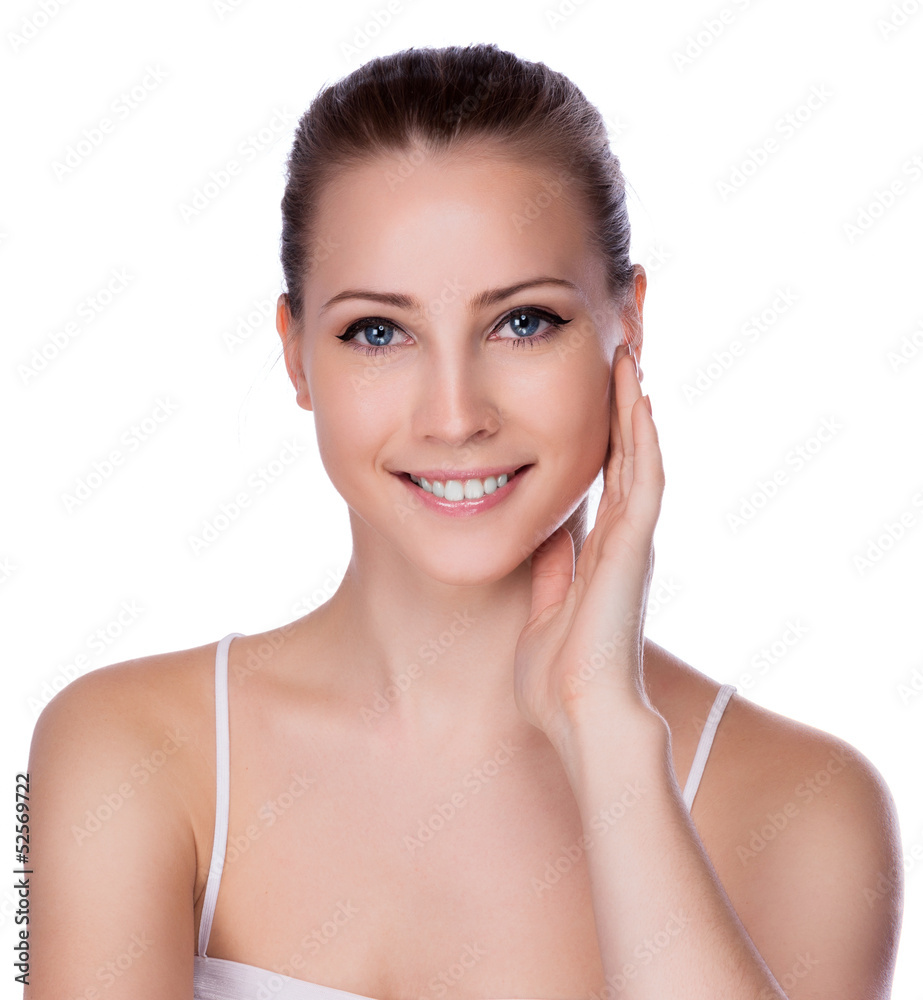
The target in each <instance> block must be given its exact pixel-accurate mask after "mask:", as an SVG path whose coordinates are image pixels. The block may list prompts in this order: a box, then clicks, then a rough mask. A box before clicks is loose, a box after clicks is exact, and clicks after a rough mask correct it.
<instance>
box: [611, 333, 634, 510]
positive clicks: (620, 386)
mask: <svg viewBox="0 0 923 1000" xmlns="http://www.w3.org/2000/svg"><path fill="white" fill-rule="evenodd" d="M613 374H614V385H613V393H612V407H611V418H610V419H611V426H610V429H609V440H610V443H611V445H612V456H611V459H610V462H609V468H608V469H607V474H606V488H607V491H608V493H609V502H610V503H616V504H617V503H620V502H622V501H623V500H624V499H625V498H626V497H627V496H628V492H629V490H630V489H631V481H632V466H633V459H634V436H633V432H632V424H631V411H632V408H633V407H634V404H635V402H636V400H638V399H640V397H641V384H640V382H638V377H637V374H636V373H635V362H634V357H633V356H631V355H629V354H627V353H626V354H623V355H622V356H621V358H619V359H618V360H617V361H616V363H615V365H614V370H613Z"/></svg>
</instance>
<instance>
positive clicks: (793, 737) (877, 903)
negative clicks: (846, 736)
mask: <svg viewBox="0 0 923 1000" xmlns="http://www.w3.org/2000/svg"><path fill="white" fill-rule="evenodd" d="M712 683H714V682H712ZM713 753H714V755H715V759H714V761H712V760H711V759H710V760H709V764H708V767H706V769H705V775H704V776H703V781H702V785H701V788H702V789H703V790H705V789H706V787H707V788H708V792H707V793H706V795H705V798H704V801H703V802H702V804H701V806H702V813H701V819H697V820H696V822H697V824H698V825H700V826H701V827H702V829H703V839H704V838H706V837H707V843H708V851H709V855H710V856H711V857H712V860H713V862H714V865H715V868H716V871H718V872H719V873H720V879H721V882H722V884H723V885H724V887H725V889H726V891H727V892H728V895H729V898H731V900H732V902H733V904H734V907H735V909H736V911H737V913H738V916H739V917H740V919H741V922H742V923H743V924H744V926H745V927H746V929H747V932H748V933H749V935H750V937H751V938H752V940H753V942H754V944H755V945H756V946H757V949H758V950H759V951H760V953H761V954H762V955H763V958H764V959H765V961H766V962H767V964H768V965H769V966H770V968H772V969H773V970H783V971H782V974H783V975H785V976H786V977H787V984H788V985H794V984H796V983H797V988H795V989H792V990H791V992H790V993H789V995H791V996H801V995H805V996H814V995H816V996H827V995H831V996H832V995H837V996H844V997H846V996H857V997H858V996H862V997H874V998H879V997H880V998H885V997H888V996H889V995H890V980H891V976H892V974H893V966H894V961H895V958H896V953H897V945H898V940H899V936H900V923H901V915H902V910H903V865H902V858H901V854H902V851H901V840H900V831H899V824H898V818H897V810H896V807H895V803H894V800H893V797H892V795H891V791H890V789H889V788H888V785H887V783H886V781H885V779H884V777H883V776H882V774H881V773H880V772H879V770H878V768H877V767H875V765H874V764H873V763H872V762H871V761H870V760H869V759H868V758H867V757H866V756H865V755H864V754H863V753H862V752H861V751H859V750H858V749H857V748H856V747H854V746H852V745H851V744H850V743H848V742H846V741H845V740H843V739H841V738H839V737H837V736H835V735H833V734H831V733H828V732H825V731H823V730H821V729H817V728H815V727H813V726H810V725H807V724H805V723H803V722H798V721H796V720H794V719H790V718H787V717H785V716H783V715H780V714H778V713H776V712H773V711H771V710H769V709H766V708H763V707H761V706H759V705H757V704H755V703H753V702H752V701H750V700H749V699H747V698H745V697H743V696H742V695H740V694H739V693H736V694H734V695H733V696H732V697H731V699H730V701H729V702H728V705H727V708H726V709H725V715H724V717H723V718H722V720H721V724H720V726H719V727H718V731H717V734H716V738H715V743H714V748H713ZM710 769H711V774H709V770H710ZM706 778H707V779H708V780H709V781H710V785H709V786H706V785H705V780H706ZM697 804H698V803H697ZM801 990H803V991H806V992H804V993H802V992H799V991H801ZM812 991H813V992H812Z"/></svg>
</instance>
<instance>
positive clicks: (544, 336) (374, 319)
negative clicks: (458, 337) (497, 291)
mask: <svg viewBox="0 0 923 1000" xmlns="http://www.w3.org/2000/svg"><path fill="white" fill-rule="evenodd" d="M522 315H526V316H537V317H538V318H539V319H542V320H544V321H545V322H546V323H549V324H550V326H549V327H548V329H547V330H545V331H543V332H542V333H537V334H535V335H534V336H531V337H504V338H503V339H504V340H512V341H513V346H514V347H520V346H523V347H524V346H525V345H526V344H527V343H528V344H529V345H530V346H531V345H534V344H535V343H536V342H541V341H543V340H550V339H551V338H552V337H554V336H556V335H557V333H558V331H559V330H560V329H561V327H563V326H566V325H567V324H568V323H570V322H571V320H569V319H561V317H560V316H558V315H557V313H553V312H551V311H550V310H547V309H538V308H528V307H527V308H516V309H511V310H510V311H509V312H508V313H507V314H506V315H505V316H504V317H503V318H502V319H501V320H500V321H499V322H498V323H497V325H496V326H495V327H494V330H500V329H502V328H503V327H504V326H506V324H507V323H509V321H510V320H511V319H512V318H513V317H514V316H522ZM376 324H381V325H382V326H387V327H389V328H391V329H394V330H400V327H399V326H398V325H397V324H396V323H390V322H388V321H387V320H385V319H384V318H383V317H381V316H365V317H363V318H362V319H358V320H356V322H355V323H351V324H350V325H349V326H348V327H347V328H346V330H345V331H344V332H343V333H341V334H338V335H337V340H342V341H343V343H347V344H350V346H351V347H352V349H353V350H354V351H361V352H362V353H363V354H390V353H391V351H396V350H399V348H398V347H394V346H392V345H391V344H377V345H374V346H369V347H366V346H365V344H356V343H353V340H354V338H355V336H356V334H357V333H359V332H361V331H362V330H364V329H366V328H367V327H370V326H375V325H376ZM401 332H402V333H403V331H401ZM491 332H493V331H491Z"/></svg>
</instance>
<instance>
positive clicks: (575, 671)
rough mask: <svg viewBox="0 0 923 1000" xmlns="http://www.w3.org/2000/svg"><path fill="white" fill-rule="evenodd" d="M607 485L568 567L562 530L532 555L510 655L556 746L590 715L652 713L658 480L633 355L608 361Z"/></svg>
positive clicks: (522, 702)
mask: <svg viewBox="0 0 923 1000" xmlns="http://www.w3.org/2000/svg"><path fill="white" fill-rule="evenodd" d="M613 378H614V382H615V386H614V391H613V393H612V403H611V407H610V418H609V423H610V427H609V447H608V450H607V452H606V458H605V462H604V466H603V469H604V488H603V494H602V497H601V499H600V503H599V510H598V511H597V514H596V523H595V525H594V526H593V528H592V530H591V531H590V532H589V533H588V534H587V536H586V539H585V541H584V544H583V548H582V549H581V552H580V556H579V558H578V559H577V563H576V567H575V566H574V544H573V539H572V538H571V536H570V533H569V532H568V531H567V530H566V529H565V528H564V527H563V525H562V526H561V527H559V528H558V529H557V530H556V531H554V532H553V533H552V534H551V535H550V536H549V537H548V538H547V539H546V540H545V541H544V542H543V543H542V544H541V545H540V546H539V547H538V548H537V549H536V550H535V552H534V553H533V556H532V608H531V611H530V614H529V620H528V621H527V623H526V625H525V627H524V628H523V630H522V633H521V634H520V637H519V641H518V643H517V646H516V653H515V659H514V688H515V697H516V704H517V707H518V708H519V710H520V712H521V713H522V715H523V716H524V717H525V718H526V719H527V720H528V721H529V722H530V723H532V725H534V726H537V727H538V728H540V729H542V730H543V731H544V732H545V733H546V734H547V735H548V736H549V737H550V738H551V739H552V741H553V742H558V741H559V739H560V737H561V736H562V734H564V733H566V732H567V731H569V730H570V729H571V728H572V727H573V726H575V725H577V724H578V723H579V722H580V720H582V719H584V718H586V717H588V713H589V714H590V715H592V713H593V711H594V710H599V711H603V712H607V713H609V714H610V716H611V714H612V712H613V711H616V712H618V711H633V713H634V714H635V715H637V714H638V710H639V709H640V710H641V714H644V713H645V711H646V712H651V713H654V714H657V713H656V710H655V709H654V708H653V707H652V706H651V704H650V702H649V700H648V698H647V693H646V691H645V688H644V682H643V674H642V670H643V652H642V651H643V642H644V637H643V630H644V613H645V609H646V605H647V595H648V591H649V589H650V583H651V576H652V573H653V566H654V548H653V536H654V527H655V525H656V523H657V519H658V517H659V515H660V503H661V499H662V497H663V488H664V474H663V461H662V456H661V453H660V445H659V443H658V439H657V429H656V427H655V426H654V421H653V418H652V416H651V414H650V412H649V410H648V407H647V405H646V403H645V402H644V401H643V400H642V399H641V385H640V383H639V381H638V376H637V372H636V365H635V359H634V357H633V356H632V355H628V354H623V355H622V356H621V357H620V358H619V360H618V361H617V362H616V363H615V364H614V365H613Z"/></svg>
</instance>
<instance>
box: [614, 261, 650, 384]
mask: <svg viewBox="0 0 923 1000" xmlns="http://www.w3.org/2000/svg"><path fill="white" fill-rule="evenodd" d="M632 282H633V285H634V288H633V289H632V290H631V291H630V292H629V293H628V294H627V295H626V297H625V305H624V307H623V308H622V312H621V322H622V333H623V338H624V343H623V344H622V345H620V349H621V351H622V353H623V354H627V353H628V344H629V343H630V344H631V346H632V351H633V353H634V356H635V359H636V360H637V362H638V365H639V367H640V364H641V348H642V347H643V346H644V294H645V292H646V291H647V272H646V271H645V270H644V268H643V267H642V266H641V265H640V264H635V265H633V266H632ZM643 378H644V372H643V371H641V372H640V374H639V379H643Z"/></svg>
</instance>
